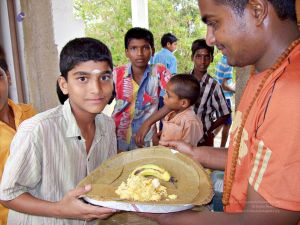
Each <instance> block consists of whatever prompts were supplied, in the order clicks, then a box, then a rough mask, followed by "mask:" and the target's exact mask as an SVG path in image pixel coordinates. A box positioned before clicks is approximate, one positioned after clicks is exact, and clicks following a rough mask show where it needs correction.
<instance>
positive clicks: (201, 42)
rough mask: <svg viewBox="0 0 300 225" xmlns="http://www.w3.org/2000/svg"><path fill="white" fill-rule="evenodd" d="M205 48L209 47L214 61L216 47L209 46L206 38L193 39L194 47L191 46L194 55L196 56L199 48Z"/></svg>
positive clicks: (208, 49)
mask: <svg viewBox="0 0 300 225" xmlns="http://www.w3.org/2000/svg"><path fill="white" fill-rule="evenodd" d="M203 48H204V49H207V51H208V52H209V54H210V55H211V57H212V61H213V58H214V47H213V46H208V45H207V44H206V41H205V39H197V40H195V41H193V43H192V47H191V50H192V57H194V55H195V53H196V51H197V50H199V49H203Z"/></svg>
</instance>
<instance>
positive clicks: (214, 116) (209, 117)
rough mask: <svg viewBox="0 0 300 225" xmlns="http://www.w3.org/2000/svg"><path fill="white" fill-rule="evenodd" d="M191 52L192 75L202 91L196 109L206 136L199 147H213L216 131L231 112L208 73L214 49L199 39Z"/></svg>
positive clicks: (193, 44) (219, 87)
mask: <svg viewBox="0 0 300 225" xmlns="http://www.w3.org/2000/svg"><path fill="white" fill-rule="evenodd" d="M191 50H192V57H191V58H192V61H193V63H194V68H193V70H192V72H191V74H192V75H193V76H194V77H195V78H196V79H197V80H198V82H199V83H200V89H201V91H200V94H199V101H198V102H197V103H196V107H195V112H196V113H197V115H198V116H199V117H200V119H201V121H202V123H203V127H204V136H203V138H202V140H201V141H200V143H199V145H205V146H213V141H214V136H215V135H214V130H215V129H216V128H218V127H219V126H220V125H222V124H224V122H225V121H226V120H227V118H228V117H229V116H230V113H231V110H230V108H229V106H228V105H227V103H226V99H225V97H224V93H223V91H222V88H221V86H220V85H219V84H218V82H217V81H216V80H215V79H213V78H212V77H211V76H210V75H209V74H208V73H207V68H208V67H209V65H210V63H211V62H212V61H213V55H214V48H213V47H210V46H208V45H207V44H206V42H205V40H204V39H197V40H195V41H194V42H193V43H192V47H191Z"/></svg>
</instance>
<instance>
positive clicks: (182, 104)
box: [180, 98, 190, 108]
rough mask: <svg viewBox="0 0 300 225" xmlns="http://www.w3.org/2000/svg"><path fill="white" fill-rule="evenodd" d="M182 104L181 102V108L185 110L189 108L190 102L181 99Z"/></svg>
mask: <svg viewBox="0 0 300 225" xmlns="http://www.w3.org/2000/svg"><path fill="white" fill-rule="evenodd" d="M180 102H181V106H182V107H183V108H187V107H189V105H190V101H189V100H188V99H186V98H183V99H181V100H180Z"/></svg>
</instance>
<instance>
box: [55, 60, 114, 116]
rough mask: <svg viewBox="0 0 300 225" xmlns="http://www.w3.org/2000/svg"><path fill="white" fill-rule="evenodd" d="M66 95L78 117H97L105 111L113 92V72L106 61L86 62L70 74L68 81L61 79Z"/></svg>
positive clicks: (60, 82)
mask: <svg viewBox="0 0 300 225" xmlns="http://www.w3.org/2000/svg"><path fill="white" fill-rule="evenodd" d="M59 84H60V87H61V89H62V91H63V93H64V94H68V95H69V100H70V104H71V106H72V110H73V112H74V114H75V115H76V114H77V115H84V116H89V115H95V114H98V113H100V112H102V110H103V109H104V107H105V106H106V105H107V103H108V102H109V100H110V98H111V96H112V92H113V79H112V70H111V68H110V66H109V64H108V63H107V62H106V61H100V62H95V61H92V60H90V61H86V62H82V63H80V64H78V65H77V66H75V67H74V68H73V69H72V70H70V71H69V72H68V80H67V81H66V80H65V79H64V78H63V77H60V78H59Z"/></svg>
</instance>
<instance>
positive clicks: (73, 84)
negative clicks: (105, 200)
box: [0, 38, 116, 225]
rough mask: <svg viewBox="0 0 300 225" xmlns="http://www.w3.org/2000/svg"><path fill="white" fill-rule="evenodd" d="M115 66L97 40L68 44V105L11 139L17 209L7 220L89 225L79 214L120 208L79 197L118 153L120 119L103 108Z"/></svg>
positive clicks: (8, 174) (101, 214)
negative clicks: (90, 177) (89, 179)
mask: <svg viewBox="0 0 300 225" xmlns="http://www.w3.org/2000/svg"><path fill="white" fill-rule="evenodd" d="M112 68H113V64H112V58H111V53H110V51H109V49H108V48H107V47H106V46H105V45H104V44H103V43H102V42H100V41H98V40H95V39H92V38H77V39H74V40H72V41H70V42H69V43H67V44H66V46H65V47H64V48H63V49H62V51H61V54H60V71H61V76H60V77H59V78H58V84H59V88H60V89H59V90H58V92H57V93H58V96H59V99H60V100H61V103H63V105H60V106H58V107H56V108H53V109H50V110H48V111H46V112H43V113H40V114H38V115H36V116H34V117H32V118H31V119H29V120H26V121H24V122H23V123H22V125H21V126H20V127H19V130H18V132H17V134H16V136H15V137H14V139H13V142H12V145H11V149H10V151H11V154H10V156H9V158H8V160H7V164H6V165H5V169H4V173H3V177H2V181H1V189H0V198H1V200H2V203H3V204H4V205H5V206H7V207H8V208H10V209H12V210H10V212H9V216H8V224H11V225H15V224H22V225H25V224H26V225H31V224H47V225H49V224H53V225H54V224H55V225H57V224H61V225H62V224H74V225H75V224H76V225H77V224H86V223H85V222H84V221H80V220H92V219H95V218H105V217H107V216H109V215H111V213H112V212H114V210H112V209H107V208H101V207H96V206H92V205H87V204H85V203H83V202H82V201H81V200H80V199H79V198H80V196H82V195H84V194H85V193H87V192H89V191H90V190H91V186H90V185H87V186H86V187H84V188H78V189H74V188H75V187H76V185H77V183H78V182H79V181H80V180H82V179H83V178H84V177H85V176H87V174H89V173H90V172H91V171H92V170H94V169H95V168H96V167H97V166H99V165H100V164H101V162H102V161H104V160H105V159H107V158H109V157H110V156H113V155H115V154H116V137H115V132H114V131H115V126H114V122H113V120H112V119H111V118H109V117H107V116H105V115H103V114H101V111H102V110H103V108H104V107H105V106H106V104H107V103H108V101H109V100H110V98H111V96H112V92H113V80H112ZM63 101H64V102H63ZM71 189H73V190H71ZM70 190H71V191H70Z"/></svg>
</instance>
